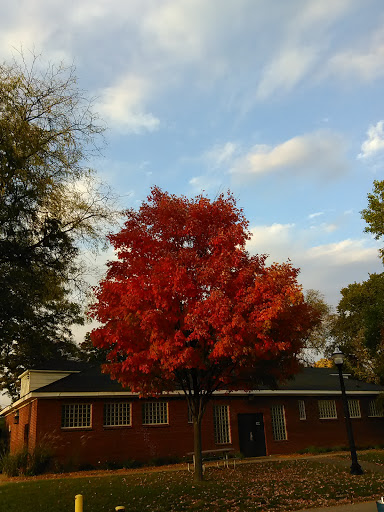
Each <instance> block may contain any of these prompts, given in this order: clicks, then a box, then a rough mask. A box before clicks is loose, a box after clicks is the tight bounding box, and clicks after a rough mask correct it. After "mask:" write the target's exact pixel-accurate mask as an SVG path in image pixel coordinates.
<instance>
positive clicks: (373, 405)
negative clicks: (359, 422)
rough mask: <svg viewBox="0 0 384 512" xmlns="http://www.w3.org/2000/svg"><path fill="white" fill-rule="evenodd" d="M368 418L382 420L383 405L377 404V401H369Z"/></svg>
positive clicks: (383, 413) (383, 414)
mask: <svg viewBox="0 0 384 512" xmlns="http://www.w3.org/2000/svg"><path fill="white" fill-rule="evenodd" d="M368 407H369V412H368V416H371V417H373V418H382V417H383V416H384V410H383V405H382V404H381V403H378V402H377V400H371V401H370V402H369V404H368Z"/></svg>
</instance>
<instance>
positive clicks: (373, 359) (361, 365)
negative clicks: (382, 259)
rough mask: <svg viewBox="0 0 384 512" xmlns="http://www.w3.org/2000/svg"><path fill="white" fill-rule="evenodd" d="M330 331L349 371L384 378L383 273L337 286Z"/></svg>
mask: <svg viewBox="0 0 384 512" xmlns="http://www.w3.org/2000/svg"><path fill="white" fill-rule="evenodd" d="M341 295H342V298H341V300H340V302H339V305H338V307H337V312H338V316H337V319H336V322H335V325H334V329H333V334H334V337H335V345H337V346H339V347H340V349H341V350H342V351H343V352H344V353H345V354H346V355H347V366H348V369H349V370H350V371H352V372H353V374H354V375H355V376H356V377H358V378H361V379H364V380H367V381H369V382H384V357H383V356H384V273H382V274H371V275H370V276H369V279H368V280H367V281H363V282H362V283H353V284H350V285H349V286H347V287H346V288H343V289H342V290H341Z"/></svg>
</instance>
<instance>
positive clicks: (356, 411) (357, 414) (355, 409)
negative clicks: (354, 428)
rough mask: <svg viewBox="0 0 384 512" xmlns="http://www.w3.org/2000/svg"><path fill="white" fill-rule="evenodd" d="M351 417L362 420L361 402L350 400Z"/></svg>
mask: <svg viewBox="0 0 384 512" xmlns="http://www.w3.org/2000/svg"><path fill="white" fill-rule="evenodd" d="M348 409H349V416H350V417H351V418H361V411H360V402H359V400H355V399H353V400H348Z"/></svg>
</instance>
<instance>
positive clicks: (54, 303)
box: [0, 56, 115, 396]
mask: <svg viewBox="0 0 384 512" xmlns="http://www.w3.org/2000/svg"><path fill="white" fill-rule="evenodd" d="M21 57H22V58H21V59H20V61H16V60H15V61H13V62H11V63H10V64H8V63H4V64H2V65H0V388H3V389H7V390H8V392H9V393H10V394H11V395H12V396H15V395H16V392H17V390H16V384H15V382H16V378H17V375H18V374H19V373H21V372H22V371H23V370H24V369H25V368H26V367H28V366H31V365H33V364H35V363H37V362H42V361H44V360H48V359H52V358H53V357H60V356H69V355H75V354H76V352H77V349H76V346H75V345H74V343H73V340H72V335H71V331H70V326H71V324H80V323H82V322H83V314H82V309H81V306H80V304H79V301H77V300H76V294H75V292H79V290H81V289H83V288H82V287H83V285H84V281H83V279H82V271H83V270H84V266H83V263H82V262H81V259H80V255H81V248H84V247H85V246H89V245H91V246H92V247H96V246H97V245H98V243H99V240H100V238H101V235H102V234H103V233H104V231H105V227H106V223H109V222H110V221H111V220H113V219H114V218H115V210H114V204H113V198H112V196H111V194H110V192H109V191H108V190H107V189H106V188H105V187H104V186H103V185H102V184H101V183H99V182H98V180H97V179H96V177H95V174H94V173H93V171H92V170H90V169H89V168H88V167H87V166H86V161H87V158H89V157H90V156H91V155H92V153H93V152H94V151H97V149H98V148H97V145H96V142H97V138H98V136H99V135H101V134H102V132H103V127H102V126H101V125H100V124H99V122H98V119H97V117H96V116H95V115H94V114H93V112H92V108H91V103H90V102H89V101H88V100H87V99H86V98H85V96H84V94H83V91H81V90H80V89H79V88H78V87H77V85H76V77H75V74H74V69H73V68H72V67H69V68H68V67H65V66H63V65H58V66H56V65H49V66H47V67H44V66H42V62H41V59H40V58H36V57H33V58H32V62H31V63H29V64H28V63H26V61H25V60H24V58H23V56H21Z"/></svg>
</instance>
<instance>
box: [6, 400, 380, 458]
mask: <svg viewBox="0 0 384 512" xmlns="http://www.w3.org/2000/svg"><path fill="white" fill-rule="evenodd" d="M298 398H300V399H304V400H305V405H306V415H307V419H306V420H300V419H299V409H298ZM298 398H297V397H284V398H274V397H257V396H256V397H255V398H244V397H243V398H240V397H236V396H234V395H232V396H227V397H225V396H223V397H220V398H216V399H215V400H213V401H212V402H211V403H210V404H209V406H208V407H207V411H206V414H205V417H204V419H203V426H202V433H203V439H202V447H203V450H208V449H215V448H218V446H217V445H215V441H214V428H213V412H212V406H213V404H223V405H224V404H226V405H229V406H230V419H231V435H232V443H231V444H230V445H229V447H231V448H233V449H234V450H235V451H239V436H238V424H237V415H238V414H239V413H262V414H263V416H264V425H265V437H266V449H267V454H268V455H272V454H283V453H294V452H297V451H299V450H302V449H305V448H307V447H308V446H326V447H331V446H346V445H347V437H346V431H345V423H344V416H343V411H342V405H341V401H340V399H337V400H336V405H337V416H338V418H337V419H329V420H320V419H319V412H318V403H317V402H318V400H319V399H329V396H323V397H322V396H318V397H308V398H305V397H298ZM105 401H112V400H104V399H101V398H99V399H93V400H84V399H77V400H64V399H56V400H48V399H39V400H38V401H34V402H32V403H31V404H28V405H27V406H25V407H23V408H21V409H20V419H19V424H18V425H14V424H13V423H12V421H13V414H10V415H9V416H8V417H7V420H8V422H9V424H10V426H11V450H12V451H16V450H18V449H20V448H21V447H22V446H23V443H24V440H23V433H24V425H25V424H26V423H27V422H29V425H30V433H29V447H33V446H34V444H35V441H37V442H38V443H39V442H44V443H49V444H51V445H52V446H53V447H54V449H55V452H56V455H57V457H58V459H59V460H60V461H61V462H72V463H73V464H85V463H89V464H93V465H95V466H97V465H98V464H99V463H100V464H102V463H104V462H106V461H110V462H124V461H127V460H129V459H134V460H141V461H145V460H148V459H150V458H152V457H166V456H179V457H182V456H184V455H186V454H187V453H188V452H192V451H193V426H192V424H189V423H188V414H187V404H186V402H185V401H184V400H181V399H168V400H167V401H168V403H169V418H168V419H169V425H156V426H146V425H142V416H141V414H142V412H141V401H139V400H138V399H133V400H132V401H131V403H132V426H131V427H109V428H107V427H106V428H105V427H103V405H104V402H105ZM117 401H118V400H117ZM75 402H78V403H92V427H91V428H90V429H79V430H77V429H67V430H65V429H62V428H61V407H62V404H64V403H75ZM273 404H281V405H284V407H285V417H286V425H287V433H288V439H287V440H286V441H275V440H274V439H273V436H272V424H271V413H270V407H271V405H273ZM360 406H361V413H362V418H361V419H352V425H353V429H354V434H355V440H356V444H357V445H358V446H359V445H360V446H367V445H375V444H383V443H384V418H369V417H368V398H367V397H360ZM36 418H37V421H36Z"/></svg>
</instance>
